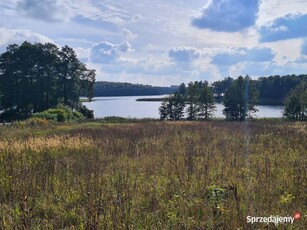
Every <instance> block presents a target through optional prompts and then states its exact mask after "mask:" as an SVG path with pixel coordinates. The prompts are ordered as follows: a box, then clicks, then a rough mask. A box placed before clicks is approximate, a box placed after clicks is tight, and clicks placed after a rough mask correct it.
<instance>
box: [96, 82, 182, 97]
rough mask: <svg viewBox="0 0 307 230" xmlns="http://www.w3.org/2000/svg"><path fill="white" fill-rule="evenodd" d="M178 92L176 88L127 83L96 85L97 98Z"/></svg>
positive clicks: (97, 83)
mask: <svg viewBox="0 0 307 230" xmlns="http://www.w3.org/2000/svg"><path fill="white" fill-rule="evenodd" d="M176 90H177V87H176V86H171V87H158V86H151V85H142V84H132V83H125V82H107V81H97V82H95V84H94V95H95V97H106V96H145V95H163V94H172V93H175V91H176Z"/></svg>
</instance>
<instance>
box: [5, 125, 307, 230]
mask: <svg viewBox="0 0 307 230" xmlns="http://www.w3.org/2000/svg"><path fill="white" fill-rule="evenodd" d="M306 154H307V123H303V122H286V121H280V120H268V121H265V120H262V121H260V120H259V121H246V122H227V121H209V122H184V121H179V122H150V121H145V122H139V123H103V122H88V123H80V124H77V123H63V124H47V123H46V124H36V125H35V124H34V125H31V124H24V125H20V124H17V125H12V126H9V127H0V166H1V167H0V229H306V228H305V227H306V226H307V218H306V217H304V215H306V214H307V206H306V202H307V197H306V194H307V192H306V188H307V185H306V174H307V172H306V170H307V167H306ZM294 212H300V213H301V215H302V217H301V219H300V220H296V221H295V222H294V224H293V225H292V224H289V223H287V224H279V225H274V224H269V225H267V224H263V223H261V224H256V223H255V224H248V223H247V221H246V217H247V216H270V215H279V216H293V214H294Z"/></svg>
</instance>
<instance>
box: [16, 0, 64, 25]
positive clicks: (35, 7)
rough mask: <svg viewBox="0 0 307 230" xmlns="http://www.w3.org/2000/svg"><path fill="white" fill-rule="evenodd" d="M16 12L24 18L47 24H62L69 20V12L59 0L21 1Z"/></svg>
mask: <svg viewBox="0 0 307 230" xmlns="http://www.w3.org/2000/svg"><path fill="white" fill-rule="evenodd" d="M17 10H19V11H20V12H21V13H23V14H25V15H26V16H29V17H32V18H37V19H40V20H44V21H48V22H64V21H68V20H69V11H68V8H67V6H66V5H65V4H63V1H60V0H22V1H20V2H18V4H17Z"/></svg>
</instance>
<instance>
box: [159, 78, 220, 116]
mask: <svg viewBox="0 0 307 230" xmlns="http://www.w3.org/2000/svg"><path fill="white" fill-rule="evenodd" d="M186 107H187V108H186ZM185 108H186V114H187V118H186V119H187V120H196V119H198V120H202V119H204V120H208V119H210V118H211V117H212V114H213V111H214V109H215V106H214V96H213V93H212V91H211V89H210V87H209V86H208V82H206V81H205V82H202V81H200V82H198V81H196V82H190V83H189V84H188V86H187V87H186V86H185V84H184V83H182V84H181V85H180V86H179V89H178V92H176V93H175V94H174V95H173V96H170V97H169V98H168V99H167V100H166V101H164V102H163V103H162V105H161V107H160V108H159V112H160V119H161V120H181V119H183V118H184V110H185Z"/></svg>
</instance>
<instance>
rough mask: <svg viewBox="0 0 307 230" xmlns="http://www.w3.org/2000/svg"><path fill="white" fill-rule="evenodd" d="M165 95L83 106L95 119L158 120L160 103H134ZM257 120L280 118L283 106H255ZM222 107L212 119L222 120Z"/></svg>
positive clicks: (103, 99) (218, 106)
mask: <svg viewBox="0 0 307 230" xmlns="http://www.w3.org/2000/svg"><path fill="white" fill-rule="evenodd" d="M160 97H165V95H158V96H125V97H122V96H120V97H95V98H94V99H93V100H94V101H92V102H84V103H83V104H84V105H85V106H86V107H87V108H89V109H91V110H94V116H95V118H103V117H108V116H118V117H126V118H159V117H160V114H159V107H160V106H161V102H160V101H158V102H155V101H150V102H149V101H136V99H138V98H160ZM257 108H258V110H259V111H258V112H257V113H256V115H257V117H258V118H276V117H282V113H283V109H284V107H283V106H266V105H261V106H257ZM223 109H224V106H223V105H222V104H219V103H218V104H216V111H215V112H214V117H216V118H224V117H225V116H224V115H223V113H222V110H223Z"/></svg>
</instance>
